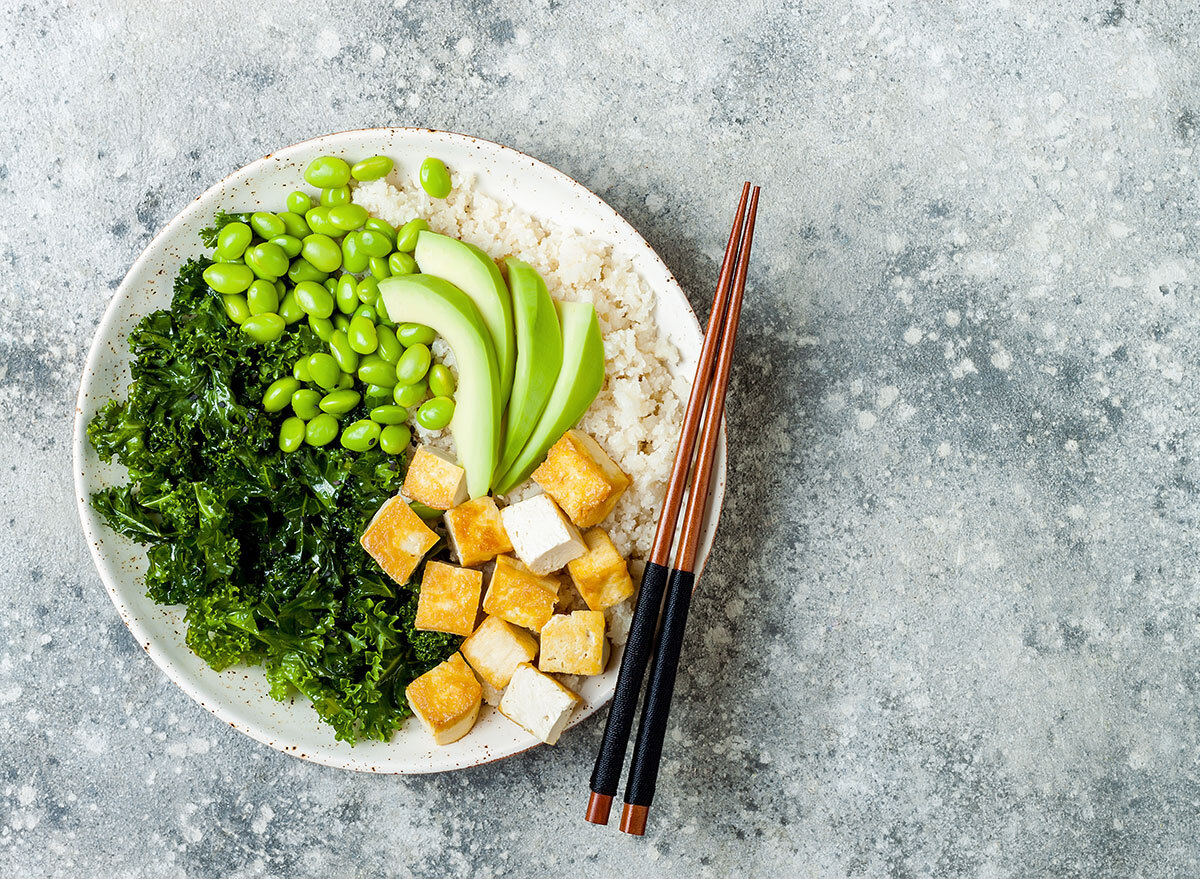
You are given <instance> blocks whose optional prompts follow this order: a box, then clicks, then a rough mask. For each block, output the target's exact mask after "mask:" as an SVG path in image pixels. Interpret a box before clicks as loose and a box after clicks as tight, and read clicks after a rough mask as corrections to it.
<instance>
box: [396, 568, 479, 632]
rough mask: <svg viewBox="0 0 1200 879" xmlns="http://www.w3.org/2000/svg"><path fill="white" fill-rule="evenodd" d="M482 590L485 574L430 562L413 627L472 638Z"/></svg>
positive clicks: (418, 598)
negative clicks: (470, 636)
mask: <svg viewBox="0 0 1200 879" xmlns="http://www.w3.org/2000/svg"><path fill="white" fill-rule="evenodd" d="M482 591H483V573H482V572H480V571H472V570H471V569H470V568H456V567H455V566H454V565H448V564H446V563H445V562H427V563H426V564H425V574H424V576H422V577H421V594H420V595H419V596H417V616H416V619H415V620H414V621H413V626H414V627H415V628H418V629H421V630H423V631H426V632H449V633H450V634H451V635H470V634H471V631H472V630H473V629H474V628H475V617H476V616H477V615H478V613H479V594H480V593H481V592H482Z"/></svg>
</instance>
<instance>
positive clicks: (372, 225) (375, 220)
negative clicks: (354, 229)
mask: <svg viewBox="0 0 1200 879" xmlns="http://www.w3.org/2000/svg"><path fill="white" fill-rule="evenodd" d="M363 229H369V230H370V231H372V232H382V233H383V234H384V235H386V236H387V237H388V240H389V241H391V242H392V244H395V243H396V227H395V226H393V225H392V224H391V223H389V222H388V221H387V220H381V219H379V217H369V218H367V222H365V223H363Z"/></svg>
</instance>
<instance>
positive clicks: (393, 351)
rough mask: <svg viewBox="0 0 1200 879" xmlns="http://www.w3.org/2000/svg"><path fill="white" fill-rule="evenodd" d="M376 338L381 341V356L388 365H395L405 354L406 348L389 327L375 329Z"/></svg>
mask: <svg viewBox="0 0 1200 879" xmlns="http://www.w3.org/2000/svg"><path fill="white" fill-rule="evenodd" d="M375 336H376V338H377V339H378V340H379V349H378V350H379V356H380V357H382V358H383V359H384V360H386V361H387V362H388V363H395V362H396V361H397V360H399V359H400V355H401V354H403V353H404V346H403V345H401V344H400V342H399V340H398V339H397V338H396V334H395V333H394V332H392V331H391V329H389V328H388V327H384V326H377V327H375Z"/></svg>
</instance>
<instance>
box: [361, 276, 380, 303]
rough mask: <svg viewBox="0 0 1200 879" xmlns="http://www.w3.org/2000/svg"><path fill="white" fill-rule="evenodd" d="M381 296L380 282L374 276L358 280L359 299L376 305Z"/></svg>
mask: <svg viewBox="0 0 1200 879" xmlns="http://www.w3.org/2000/svg"><path fill="white" fill-rule="evenodd" d="M378 298H379V282H378V281H377V280H375V279H374V278H363V279H362V280H361V281H359V282H358V301H359V302H361V303H363V304H364V305H374V304H375V300H377V299H378Z"/></svg>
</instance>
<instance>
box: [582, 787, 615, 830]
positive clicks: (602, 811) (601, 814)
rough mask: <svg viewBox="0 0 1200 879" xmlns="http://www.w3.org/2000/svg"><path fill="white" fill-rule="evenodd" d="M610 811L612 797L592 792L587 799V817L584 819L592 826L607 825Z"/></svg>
mask: <svg viewBox="0 0 1200 879" xmlns="http://www.w3.org/2000/svg"><path fill="white" fill-rule="evenodd" d="M611 809H612V797H610V796H609V795H608V794H598V793H596V792H595V791H592V795H591V796H590V797H588V807H587V815H586V816H584V817H586V818H587V820H588V821H590V822H591V823H592V824H607V823H608V813H609V810H611Z"/></svg>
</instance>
